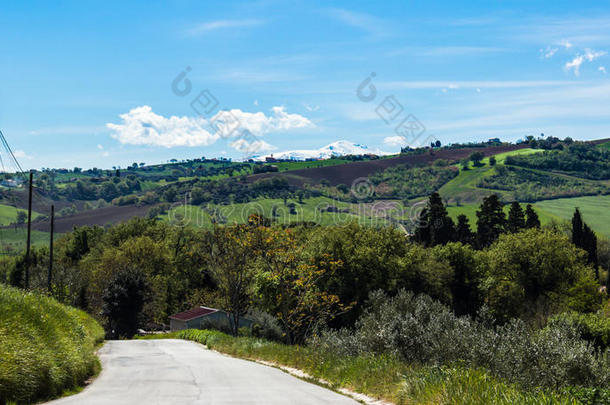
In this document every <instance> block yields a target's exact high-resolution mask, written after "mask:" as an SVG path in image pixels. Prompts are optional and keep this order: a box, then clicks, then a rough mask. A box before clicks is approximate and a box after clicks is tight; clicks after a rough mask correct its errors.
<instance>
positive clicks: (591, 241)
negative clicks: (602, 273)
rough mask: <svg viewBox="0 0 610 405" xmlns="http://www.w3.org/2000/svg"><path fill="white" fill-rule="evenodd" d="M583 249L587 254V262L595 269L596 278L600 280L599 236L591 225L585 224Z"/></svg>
mask: <svg viewBox="0 0 610 405" xmlns="http://www.w3.org/2000/svg"><path fill="white" fill-rule="evenodd" d="M582 231H583V232H582V241H583V245H584V246H583V249H584V250H585V251H586V252H587V262H588V263H589V264H590V265H592V266H593V268H595V278H596V279H599V269H598V267H597V236H595V232H593V229H591V228H589V225H587V224H584V225H583V230H582Z"/></svg>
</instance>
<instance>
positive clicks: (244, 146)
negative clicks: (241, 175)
mask: <svg viewBox="0 0 610 405" xmlns="http://www.w3.org/2000/svg"><path fill="white" fill-rule="evenodd" d="M229 146H231V147H232V148H234V149H235V150H237V151H239V152H242V153H246V154H248V155H252V154H254V153H260V152H269V151H272V150H276V149H277V148H276V147H275V146H273V145H271V144H270V143H267V142H265V141H263V140H260V139H259V140H255V141H252V142H248V141H247V140H245V139H237V140H235V141H233V142H231V143H230V144H229Z"/></svg>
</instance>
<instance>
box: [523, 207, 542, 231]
mask: <svg viewBox="0 0 610 405" xmlns="http://www.w3.org/2000/svg"><path fill="white" fill-rule="evenodd" d="M525 216H526V220H525V227H526V228H527V229H532V228H540V219H539V218H538V214H537V213H536V211H534V207H532V204H527V206H526V207H525Z"/></svg>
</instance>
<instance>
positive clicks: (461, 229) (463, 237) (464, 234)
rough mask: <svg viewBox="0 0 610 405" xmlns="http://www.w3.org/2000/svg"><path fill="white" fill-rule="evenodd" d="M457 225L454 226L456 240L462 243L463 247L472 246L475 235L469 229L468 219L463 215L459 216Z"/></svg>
mask: <svg viewBox="0 0 610 405" xmlns="http://www.w3.org/2000/svg"><path fill="white" fill-rule="evenodd" d="M457 220H458V223H457V226H456V231H455V233H456V240H457V241H458V242H462V243H463V244H465V245H472V244H473V243H474V240H475V234H474V232H472V230H471V229H470V223H469V221H468V217H467V216H466V215H464V214H460V215H459V216H458V218H457Z"/></svg>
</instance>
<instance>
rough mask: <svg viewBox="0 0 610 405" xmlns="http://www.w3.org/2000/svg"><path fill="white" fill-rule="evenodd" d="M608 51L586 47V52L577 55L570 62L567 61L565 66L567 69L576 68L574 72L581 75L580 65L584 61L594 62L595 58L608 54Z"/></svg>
mask: <svg viewBox="0 0 610 405" xmlns="http://www.w3.org/2000/svg"><path fill="white" fill-rule="evenodd" d="M606 53H607V52H606V51H595V50H593V49H585V53H584V54H583V55H576V56H575V57H574V59H572V60H571V61H569V62H566V64H565V65H564V68H565V70H567V71H570V70H574V74H575V75H576V76H579V75H580V66H581V65H582V64H583V63H584V62H593V61H594V60H596V59H598V58H600V57H602V56H604V55H606Z"/></svg>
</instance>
